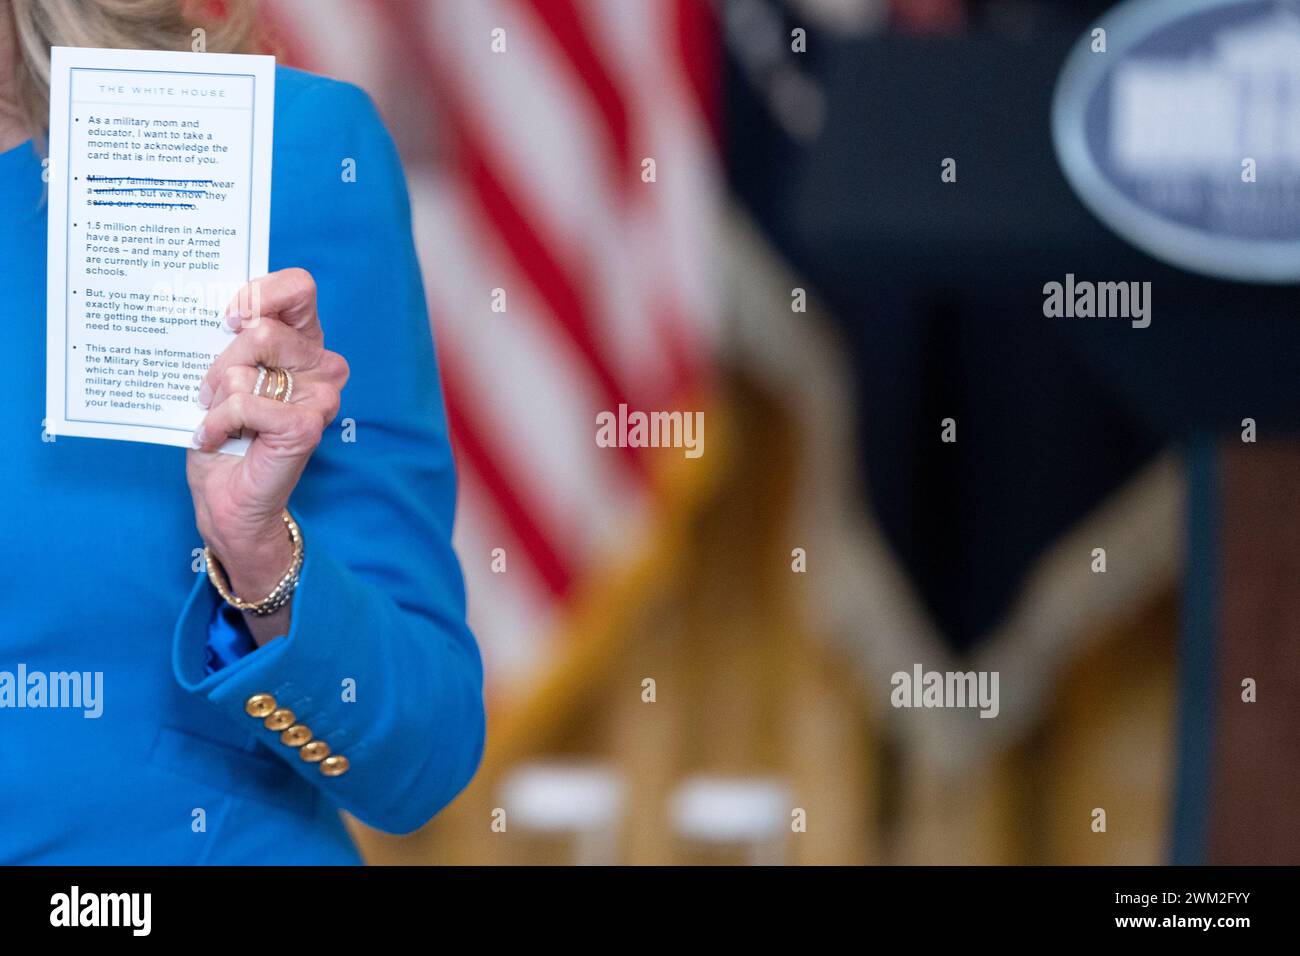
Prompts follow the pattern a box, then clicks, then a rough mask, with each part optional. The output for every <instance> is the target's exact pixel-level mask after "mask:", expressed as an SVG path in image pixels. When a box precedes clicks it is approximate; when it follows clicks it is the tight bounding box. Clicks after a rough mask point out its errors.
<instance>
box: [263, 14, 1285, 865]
mask: <svg viewBox="0 0 1300 956" xmlns="http://www.w3.org/2000/svg"><path fill="white" fill-rule="evenodd" d="M1241 6H1243V8H1252V9H1249V10H1247V12H1248V13H1249V14H1250V15H1251V16H1255V15H1261V16H1262V15H1264V14H1265V13H1267V15H1268V16H1270V17H1273V16H1278V17H1283V19H1280V20H1277V21H1276V22H1275V23H1274V21H1270V23H1274V28H1272V29H1270V30H1269V31H1266V33H1271V34H1272V35H1274V36H1277V35H1283V36H1291V37H1293V38H1295V37H1300V26H1297V25H1296V24H1297V23H1300V21H1297V20H1293V19H1285V17H1288V16H1290V13H1291V11H1293V9H1294V6H1295V5H1294V4H1291V3H1285V2H1278V3H1272V2H1269V3H1264V2H1258V3H1253V4H1252V3H1246V4H1241ZM1111 7H1112V4H1110V3H1106V2H1092V0H1060V2H1049V0H982V2H981V0H723V2H716V3H711V2H706V0H368V2H362V0H264V2H263V3H262V15H263V18H264V27H265V31H266V35H267V38H268V47H269V48H270V49H272V50H274V51H276V52H277V53H278V54H279V55H280V57H281V59H282V61H283V62H287V63H289V64H291V65H295V66H299V67H302V68H305V69H308V70H312V71H315V72H319V73H324V74H327V75H330V76H334V77H338V78H340V79H344V80H348V81H351V82H354V83H357V84H359V85H360V86H362V87H363V88H364V89H366V90H367V91H368V92H369V93H370V95H371V96H372V97H373V98H374V100H375V102H376V103H377V105H378V106H379V108H380V110H381V112H382V113H383V115H384V117H385V120H386V122H387V123H388V125H389V128H390V130H391V131H392V133H393V136H394V138H395V140H396V141H397V143H398V146H399V148H400V151H401V153H402V156H403V160H404V163H405V166H406V170H407V175H408V180H409V185H410V192H411V198H412V208H413V219H414V229H415V234H416V238H417V243H418V245H419V248H420V253H421V258H422V262H423V269H424V278H425V283H426V289H427V295H428V300H429V307H430V319H431V322H432V324H433V327H434V329H435V334H436V338H437V343H438V348H439V352H440V362H441V366H442V370H443V375H444V387H445V393H446V394H445V397H446V402H447V406H448V410H449V415H450V420H451V424H452V430H453V443H454V446H455V449H456V454H457V459H458V468H459V478H460V504H459V514H458V530H457V538H456V543H457V547H458V551H459V554H460V556H461V560H462V562H463V564H464V566H465V571H466V574H467V577H468V589H469V604H470V615H471V623H472V624H473V626H474V630H475V633H476V634H477V636H478V638H479V641H480V644H481V646H482V648H483V653H484V658H485V662H486V669H487V681H488V694H489V713H490V717H489V743H488V751H487V755H486V757H485V761H484V764H483V767H482V770H481V771H480V773H479V775H478V777H477V778H476V780H475V781H474V783H473V784H472V785H471V787H470V788H469V790H468V791H466V792H465V793H464V794H463V795H462V796H461V797H460V798H459V799H458V800H457V801H456V802H455V803H454V804H453V805H452V806H451V807H450V808H448V809H447V810H446V811H444V812H443V813H442V814H441V815H440V816H439V817H438V818H437V819H436V820H434V821H433V822H432V823H431V824H430V825H428V826H427V827H425V828H424V829H423V830H422V831H420V832H418V833H416V834H414V835H411V836H408V837H402V838H396V837H388V836H384V835H381V834H375V833H369V832H366V831H364V828H362V827H360V826H357V827H356V830H357V833H358V836H359V839H360V840H361V842H362V844H363V846H364V849H365V852H366V855H367V858H368V859H369V860H370V861H371V862H374V863H485V864H498V863H631V864H676V863H709V862H718V863H747V864H748V863H753V864H760V863H796V864H888V863H893V864H919V863H971V864H974V863H992V864H1003V863H1005V864H1017V863H1024V864H1030V863H1050V864H1056V863H1061V864H1066V863H1079V864H1100V863H1125V864H1141V863H1162V862H1224V863H1238V862H1255V863H1268V862H1289V863H1295V862H1300V835H1298V834H1297V830H1298V828H1297V827H1296V819H1297V816H1296V812H1297V810H1300V782H1298V781H1300V773H1298V772H1297V770H1300V732H1298V731H1297V727H1300V720H1297V700H1300V668H1298V666H1297V659H1298V658H1297V654H1296V646H1297V645H1296V643H1295V639H1296V638H1297V637H1300V602H1298V601H1297V599H1296V596H1295V587H1296V581H1297V579H1298V572H1300V502H1298V501H1297V488H1300V445H1297V443H1296V427H1297V425H1298V424H1300V399H1298V398H1297V389H1296V382H1297V376H1296V371H1297V358H1300V332H1298V327H1297V323H1296V312H1297V304H1298V303H1297V297H1296V294H1295V290H1294V288H1293V287H1292V286H1289V285H1264V284H1254V283H1250V282H1229V281H1224V280H1220V279H1215V278H1211V277H1208V276H1205V275H1198V274H1194V273H1192V272H1190V271H1184V270H1183V269H1180V268H1178V267H1177V266H1175V265H1172V264H1168V263H1165V262H1161V261H1157V260H1156V259H1154V258H1151V257H1149V256H1148V255H1146V254H1145V253H1144V252H1142V251H1140V250H1139V249H1137V248H1136V247H1135V246H1134V245H1132V244H1130V243H1129V242H1126V241H1125V240H1124V239H1122V238H1120V237H1119V236H1117V235H1115V234H1114V233H1113V232H1112V231H1110V229H1108V228H1107V227H1106V226H1105V225H1103V224H1102V223H1101V222H1100V221H1099V220H1098V219H1097V218H1096V217H1095V216H1094V215H1092V213H1090V212H1089V211H1088V208H1087V207H1086V206H1085V205H1084V204H1083V203H1081V202H1080V200H1079V198H1078V197H1077V196H1076V195H1075V193H1074V192H1073V191H1072V189H1071V187H1070V185H1069V183H1068V182H1067V180H1066V178H1065V176H1064V175H1063V173H1062V171H1061V166H1060V164H1059V162H1058V159H1057V156H1056V154H1055V152H1054V149H1053V143H1052V134H1051V107H1052V97H1053V93H1054V90H1055V88H1056V83H1057V78H1058V76H1059V75H1060V73H1061V69H1062V66H1063V64H1064V62H1065V60H1066V57H1067V55H1068V54H1069V52H1070V50H1071V48H1072V47H1074V45H1075V44H1076V43H1078V42H1079V41H1080V39H1081V38H1083V37H1085V36H1086V35H1087V34H1088V32H1089V30H1090V29H1091V27H1092V25H1093V24H1094V22H1095V21H1096V19H1097V18H1098V17H1100V16H1102V15H1103V14H1105V13H1106V12H1107V11H1108V10H1109V9H1110V8H1111ZM1265 8H1267V9H1265ZM1292 30H1294V33H1289V32H1288V31H1292ZM1257 35H1258V34H1257ZM1112 41H1113V42H1115V41H1114V38H1112ZM1204 68H1205V69H1208V68H1209V67H1208V66H1206V67H1204ZM1298 69H1300V58H1297V59H1296V60H1295V62H1294V64H1293V65H1292V67H1291V73H1290V74H1287V73H1286V70H1285V69H1284V70H1283V79H1282V82H1283V83H1284V84H1285V82H1286V81H1287V78H1288V76H1289V79H1290V80H1291V81H1295V82H1294V84H1293V85H1292V86H1290V87H1287V88H1285V89H1289V90H1290V91H1291V93H1290V95H1292V96H1294V98H1295V99H1294V102H1296V103H1297V104H1300V80H1298V79H1297V77H1296V76H1295V72H1294V71H1295V70H1298ZM1285 89H1284V93H1285ZM1258 95H1260V96H1264V95H1265V92H1260V93H1259V94H1258ZM1278 95H1283V94H1278ZM320 122H322V123H328V122H330V117H328V116H322V117H320ZM1294 141H1295V142H1300V138H1295V139H1294ZM947 158H953V159H955V160H956V166H955V169H956V181H955V182H945V181H944V179H943V178H942V176H941V172H942V168H941V164H942V163H943V161H944V160H945V159H947ZM1284 160H1285V161H1289V162H1291V163H1292V165H1293V167H1294V170H1300V156H1295V155H1290V156H1289V159H1288V158H1287V157H1286V156H1284ZM358 172H359V174H360V175H364V174H365V172H364V170H361V171H358ZM1234 172H1235V166H1234ZM1292 198H1294V197H1292ZM1067 273H1072V274H1077V275H1079V277H1080V278H1091V279H1097V280H1116V281H1129V280H1143V281H1150V282H1151V283H1152V287H1153V290H1154V292H1153V317H1154V321H1153V323H1152V325H1151V327H1150V328H1147V329H1143V330H1140V331H1139V330H1134V329H1132V328H1131V327H1130V325H1129V323H1128V322H1127V321H1122V320H1120V321H1116V320H1105V321H1102V320H1084V319H1078V320H1070V319H1048V318H1045V317H1044V314H1043V309H1042V306H1043V285H1044V283H1046V282H1050V281H1063V279H1064V277H1065V276H1066V274H1067ZM623 404H626V405H627V406H628V407H629V408H630V409H633V410H638V409H639V410H645V411H649V410H680V411H684V412H694V411H702V412H704V422H705V429H704V453H703V455H701V456H700V457H698V458H688V457H687V456H685V455H684V454H683V452H682V450H681V449H674V448H661V449H618V448H601V447H598V446H597V444H596V442H595V440H594V433H595V421H596V419H595V416H596V414H597V413H599V412H601V411H607V410H609V411H613V410H617V409H618V408H619V406H620V405H623ZM945 419H952V420H953V427H954V428H955V438H956V440H955V441H944V440H942V433H943V430H944V421H945ZM1245 419H1250V420H1251V421H1252V422H1253V426H1252V428H1251V435H1250V438H1249V439H1245V435H1246V432H1247V426H1246V423H1245ZM949 437H952V436H949ZM1096 549H1104V552H1105V555H1104V558H1103V559H1102V560H1103V562H1104V563H1103V565H1102V566H1103V567H1104V569H1105V570H1104V572H1102V571H1099V570H1098V565H1097V551H1096ZM918 664H919V665H921V666H923V667H924V668H925V669H926V670H939V671H946V670H960V671H967V670H981V671H997V672H998V673H999V675H1000V708H999V714H998V716H997V717H996V719H990V720H982V719H979V718H978V716H977V714H976V713H975V712H974V711H970V710H926V709H897V708H894V707H892V706H891V705H890V693H891V690H892V685H891V681H890V678H891V675H892V674H893V673H895V672H896V671H905V672H907V673H909V674H910V673H911V672H912V670H913V667H914V666H915V665H918ZM1245 679H1250V680H1252V681H1256V682H1257V683H1258V695H1257V698H1256V699H1254V700H1253V701H1246V700H1244V699H1243V690H1242V687H1243V683H1242V682H1243V680H1245ZM1098 809H1101V810H1104V811H1105V824H1104V826H1105V829H1104V831H1102V830H1098V828H1097V819H1098V818H1097V814H1096V810H1098Z"/></svg>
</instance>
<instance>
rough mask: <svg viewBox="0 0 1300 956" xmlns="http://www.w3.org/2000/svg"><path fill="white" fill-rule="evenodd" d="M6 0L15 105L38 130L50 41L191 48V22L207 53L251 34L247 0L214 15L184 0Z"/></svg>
mask: <svg viewBox="0 0 1300 956" xmlns="http://www.w3.org/2000/svg"><path fill="white" fill-rule="evenodd" d="M9 6H11V7H12V9H13V25H14V46H15V48H16V49H15V52H16V54H17V55H16V57H15V61H14V70H15V76H14V87H15V90H16V92H17V98H18V104H17V105H18V108H19V109H20V110H21V111H22V115H23V118H24V120H25V121H26V123H27V125H28V127H29V128H30V130H31V131H32V133H33V135H38V136H44V134H45V131H46V130H45V127H46V125H47V124H48V122H49V108H50V47H53V46H89V47H109V48H114V49H123V50H189V49H191V42H192V39H191V31H192V30H193V29H194V28H195V27H202V28H203V30H204V31H205V33H206V36H205V37H204V43H205V47H206V49H207V50H208V52H211V53H248V52H252V51H253V49H254V47H255V44H256V41H257V37H256V31H255V29H254V27H255V23H256V10H255V8H254V3H253V0H226V2H225V4H224V6H225V11H226V13H225V16H223V17H222V18H221V19H220V20H219V21H217V20H212V19H205V18H203V17H201V16H198V15H190V14H189V13H187V11H186V6H187V4H186V3H185V2H183V0H10V3H9ZM188 6H193V4H188Z"/></svg>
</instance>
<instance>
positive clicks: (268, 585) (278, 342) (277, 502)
mask: <svg viewBox="0 0 1300 956" xmlns="http://www.w3.org/2000/svg"><path fill="white" fill-rule="evenodd" d="M226 321H227V323H228V324H229V325H230V326H231V327H232V328H233V329H235V330H236V332H237V333H238V334H237V335H236V336H235V338H234V339H233V340H232V341H231V343H230V344H229V345H228V346H226V349H225V351H224V352H222V353H221V354H220V355H219V356H217V359H216V361H214V362H213V363H212V367H211V368H210V369H209V370H208V372H207V374H206V375H205V376H204V378H203V384H202V386H201V387H200V389H199V404H201V405H203V406H205V407H206V408H207V409H208V414H207V417H206V418H204V420H203V423H202V424H201V425H200V426H199V428H198V430H197V431H196V432H195V433H194V446H195V447H194V449H193V450H191V451H190V452H189V453H188V455H187V459H186V475H187V477H188V478H189V483H190V492H191V494H192V495H193V496H194V518H195V523H196V524H197V526H198V530H199V533H200V534H201V535H202V536H203V540H204V542H205V543H206V544H207V546H208V547H209V548H210V549H211V551H212V553H213V554H214V555H215V556H216V557H217V559H218V560H219V561H220V562H221V567H222V568H223V569H224V570H225V572H226V577H227V580H228V581H229V582H230V588H231V590H232V591H233V592H234V593H235V594H236V595H237V596H238V597H240V598H242V599H243V600H246V601H260V600H261V599H262V598H264V597H266V595H267V594H269V593H270V591H271V590H272V588H274V587H275V586H276V584H278V583H279V581H280V578H281V577H283V576H284V573H285V571H287V570H288V568H289V565H290V563H291V561H292V558H293V546H292V543H291V542H290V540H289V534H288V532H287V530H286V529H285V525H284V522H283V521H282V520H281V517H280V515H281V512H282V511H283V509H284V508H285V506H286V505H287V504H288V502H289V495H290V494H291V493H292V492H293V489H294V487H295V486H296V485H297V484H298V479H299V478H300V477H301V476H302V471H303V468H305V467H306V465H307V459H309V458H310V457H311V455H312V452H314V451H315V450H316V446H317V445H319V444H320V440H321V433H322V432H323V431H324V430H325V428H326V427H327V426H328V425H329V423H330V422H332V421H333V420H334V416H335V415H336V414H338V410H339V393H340V392H341V391H342V389H343V386H344V384H345V383H346V382H347V380H348V363H347V362H346V361H345V360H344V359H343V356H341V355H338V354H337V353H335V352H330V351H329V350H327V349H326V348H325V344H324V336H323V334H322V332H321V327H320V320H319V318H318V317H317V315H316V283H315V281H314V280H313V279H312V277H311V274H310V273H308V272H307V271H305V270H303V269H284V270H282V271H280V272H273V273H271V274H270V275H268V276H264V277H263V278H261V279H256V280H254V281H252V282H250V283H249V284H248V285H246V286H244V288H243V289H241V290H240V291H239V294H238V295H237V296H236V297H235V300H234V301H233V302H232V303H231V304H230V306H229V307H228V308H227V310H226ZM258 365H262V366H265V367H267V368H272V367H279V368H283V369H287V370H288V371H290V372H291V373H293V396H292V401H291V402H290V403H288V404H286V403H284V402H283V401H277V400H275V399H271V398H263V397H260V396H256V395H254V394H253V386H254V384H256V382H257V376H258V369H257V367H258ZM243 429H248V430H249V431H250V432H256V433H257V434H256V437H255V438H254V439H253V441H252V442H251V444H250V446H249V448H248V452H247V454H246V455H244V457H242V458H241V457H239V456H237V455H223V454H221V453H219V452H218V451H217V449H218V448H220V447H221V445H222V444H223V443H224V442H225V441H226V439H227V438H228V437H237V436H238V435H239V433H240V431H241V430H243ZM291 606H292V605H289V606H286V607H284V608H281V609H280V610H279V611H276V612H275V613H274V614H270V615H267V616H266V617H263V618H258V617H255V616H253V615H245V619H246V621H247V622H248V624H249V627H250V630H252V633H253V636H254V638H256V639H257V642H258V643H259V644H262V643H265V642H266V641H267V640H269V639H270V638H272V637H274V636H276V635H278V634H284V633H286V632H287V630H288V617H289V611H290V607H291Z"/></svg>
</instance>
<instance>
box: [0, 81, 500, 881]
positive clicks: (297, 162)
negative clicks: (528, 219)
mask: <svg viewBox="0 0 1300 956" xmlns="http://www.w3.org/2000/svg"><path fill="white" fill-rule="evenodd" d="M275 99H276V116H275V149H274V159H273V170H274V172H273V181H272V206H271V263H270V266H271V268H272V269H273V270H274V269H281V268H284V267H287V266H301V267H303V268H306V269H308V270H309V271H310V272H311V273H312V274H313V275H314V276H315V278H316V282H317V286H318V300H319V307H320V314H321V323H322V325H323V327H324V329H325V340H326V343H327V344H328V346H329V347H330V348H331V349H334V350H335V351H338V352H340V353H341V354H343V355H344V356H345V357H346V358H347V359H348V362H349V364H350V366H351V370H352V375H351V379H350V381H349V384H348V386H347V388H346V389H345V391H344V393H343V405H342V409H341V410H340V413H339V418H338V420H337V421H336V423H335V425H334V426H333V427H331V428H330V429H329V430H328V431H327V432H326V435H325V438H324V440H323V442H322V443H321V446H320V448H319V449H318V450H317V451H316V453H315V455H314V456H313V457H312V459H311V462H310V463H309V464H308V466H307V469H306V471H305V473H304V475H303V477H302V480H301V482H300V484H299V485H298V487H297V488H296V489H295V491H294V494H293V498H292V500H291V501H290V503H289V507H290V510H291V511H292V512H293V513H294V515H295V517H296V518H297V519H298V522H299V524H300V525H301V527H302V532H303V539H304V543H305V546H306V560H305V563H304V566H303V569H302V575H301V580H300V584H299V586H298V590H297V592H296V593H295V596H294V602H293V614H292V619H291V623H290V627H289V633H288V634H287V635H286V636H284V637H281V638H278V639H276V640H273V641H270V642H269V643H267V644H266V645H264V646H263V647H260V648H255V647H254V646H253V645H252V642H251V639H249V638H248V636H247V633H246V632H243V633H241V630H242V629H241V627H240V625H239V623H238V620H237V615H236V616H235V618H230V617H228V616H227V613H226V612H225V611H223V607H224V605H223V602H221V601H220V599H219V597H218V596H217V594H216V592H215V591H214V590H213V588H212V587H211V585H209V583H208V582H207V579H206V577H205V576H204V575H203V574H202V573H201V572H200V571H199V567H198V562H197V556H198V554H199V553H200V552H199V551H198V550H197V549H199V548H201V546H202V542H201V541H200V540H199V537H198V533H197V532H196V530H195V527H194V515H193V508H192V503H191V498H190V493H189V488H188V485H187V483H186V480H185V452H184V451H183V450H181V449H177V448H170V447H163V446H158V445H145V444H138V443H133V442H109V441H100V440H95V439H81V438H67V437H64V438H58V439H57V440H50V438H49V436H47V435H45V434H44V432H43V427H42V426H43V421H42V419H43V415H44V405H45V239H46V209H45V205H44V189H45V186H44V183H43V182H42V176H41V172H42V166H41V160H40V158H39V156H38V154H37V152H36V151H35V150H34V148H33V147H32V145H31V144H26V145H23V146H20V147H18V148H16V149H12V150H9V151H8V152H4V153H0V263H3V266H2V267H0V322H2V323H3V328H2V331H0V336H2V339H0V408H3V409H4V411H5V413H6V420H7V421H8V423H9V427H8V428H7V429H6V433H5V443H4V448H3V450H0V488H3V489H4V492H5V495H4V507H5V513H4V519H3V520H0V821H3V825H2V826H0V863H38V862H39V863H55V864H58V863H63V864H140V863H354V862H357V861H358V856H357V853H356V850H355V848H354V847H353V845H352V843H351V841H350V839H349V838H348V835H347V832H346V830H345V828H344V826H343V823H342V821H341V820H340V816H339V812H338V810H339V808H342V809H345V810H347V811H349V812H350V813H352V814H354V815H355V816H357V817H358V818H360V819H361V820H362V821H364V822H366V823H368V824H371V825H372V826H375V827H378V828H380V829H382V830H387V831H390V832H406V831H410V830H413V829H415V828H416V827H419V826H421V825H422V824H423V823H424V822H425V821H427V820H428V819H429V818H430V817H432V816H433V815H434V814H435V813H436V812H437V811H438V810H439V809H440V808H441V807H443V806H444V805H445V804H446V803H447V802H449V801H450V800H451V799H452V798H453V797H454V796H455V795H456V794H457V793H458V792H459V791H460V790H461V789H462V788H463V787H464V786H465V785H466V783H467V782H468V781H469V779H470V778H471V777H472V776H473V774H474V771H475V769H476V767H477V765H478V761H479V758H480V755H481V753H482V747H483V736H484V716H483V698H482V667H481V663H480V659H479V653H478V648H477V646H476V644H475V641H474V638H473V635H472V634H471V633H470V631H469V629H468V627H467V626H466V623H465V598H464V585H463V581H462V576H461V571H460V566H459V564H458V562H457V559H456V556H455V554H454V553H453V551H452V548H451V526H452V515H453V511H454V503H455V475H454V471H453V467H452V459H451V453H450V450H449V446H448V440H447V425H446V418H445V415H444V411H443V407H442V400H441V388H440V384H439V380H438V373H437V365H436V362H435V357H434V350H433V342H432V339H431V336H430V331H429V324H428V319H427V313H426V308H425V300H424V292H423V287H422V284H421V279H420V273H419V269H418V266H417V263H416V257H415V250H414V247H413V243H412V238H411V227H410V210H409V204H408V199H407V194H406V186H405V181H404V178H403V174H402V169H401V166H400V163H399V161H398V157H397V153H396V151H395V149H394V147H393V144H392V142H391V140H390V138H389V136H388V134H387V132H386V131H385V130H384V127H383V125H382V123H381V121H380V120H379V117H378V115H377V114H376V111H375V109H374V107H373V105H372V104H371V103H370V101H369V99H368V98H367V97H366V96H365V94H364V93H362V92H361V91H360V90H358V89H357V88H355V87H352V86H349V85H346V84H342V83H338V82H335V81H332V80H327V79H323V78H320V77H315V76H312V75H310V74H307V73H302V72H299V71H295V70H290V69H286V68H280V69H278V70H277V73H276V96H275ZM346 160H351V161H352V163H351V164H349V167H350V168H355V171H356V177H355V181H344V178H343V177H342V176H341V175H340V173H341V171H342V170H343V168H344V164H345V161H346ZM270 698H273V699H274V704H275V706H276V707H277V708H279V709H284V710H289V711H292V716H293V720H294V721H295V722H296V723H297V724H299V725H302V726H303V727H305V728H307V729H308V730H309V732H310V736H311V738H312V739H314V740H317V741H321V742H322V743H323V744H325V745H327V746H328V748H329V749H330V752H331V754H334V755H342V756H343V757H345V758H346V761H347V764H346V769H345V771H344V772H343V773H341V774H339V775H336V776H329V775H326V774H325V773H323V772H322V771H321V768H322V766H325V765H324V764H323V763H310V762H307V761H305V760H303V759H301V757H300V753H301V752H300V751H299V750H298V749H297V748H296V747H294V746H292V745H291V743H286V742H284V741H283V740H282V738H281V733H280V731H279V730H275V729H271V728H269V727H267V726H266V722H265V721H264V719H263V718H262V717H260V716H250V713H249V711H250V710H251V711H254V712H255V713H258V714H260V713H262V709H263V708H264V707H265V706H266V704H267V702H268V701H269V699H270ZM281 716H283V715H281ZM272 723H273V724H274V725H275V726H277V727H278V724H276V722H275V720H272ZM315 749H317V750H319V748H315ZM343 766H344V765H343V764H342V762H340V761H334V762H332V763H331V764H330V767H331V768H332V769H334V770H337V769H340V768H342V767H343Z"/></svg>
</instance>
